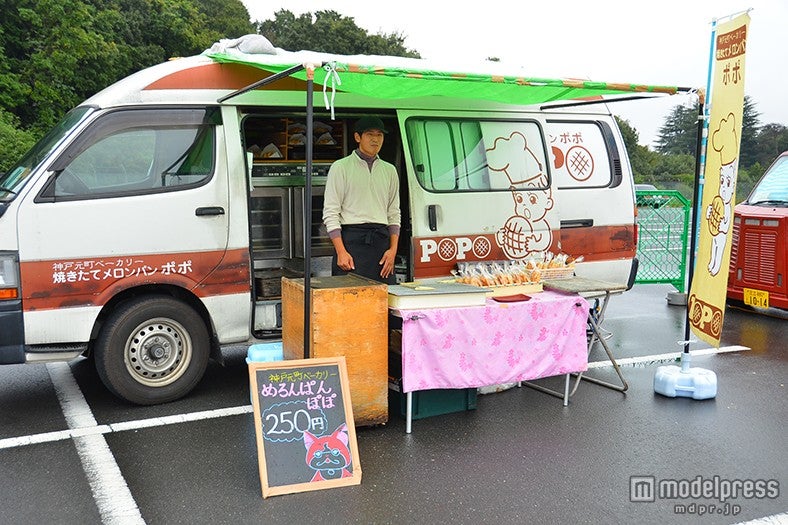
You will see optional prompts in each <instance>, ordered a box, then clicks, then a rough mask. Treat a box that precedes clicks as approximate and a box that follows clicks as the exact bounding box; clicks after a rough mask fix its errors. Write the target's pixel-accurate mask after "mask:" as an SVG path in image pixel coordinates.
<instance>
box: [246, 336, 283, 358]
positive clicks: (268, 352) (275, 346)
mask: <svg viewBox="0 0 788 525" xmlns="http://www.w3.org/2000/svg"><path fill="white" fill-rule="evenodd" d="M283 359H284V353H283V349H282V342H281V341H279V342H276V343H259V344H254V345H252V346H250V347H249V350H248V351H247V352H246V362H247V363H260V362H266V361H281V360H283Z"/></svg>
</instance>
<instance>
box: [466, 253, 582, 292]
mask: <svg viewBox="0 0 788 525" xmlns="http://www.w3.org/2000/svg"><path fill="white" fill-rule="evenodd" d="M581 260H582V257H577V258H575V257H572V256H569V255H567V254H563V253H560V254H554V253H552V252H541V253H537V254H530V255H529V256H528V257H526V258H525V259H522V260H519V261H484V262H472V263H457V270H455V271H454V272H453V273H454V277H455V280H456V282H459V283H464V284H470V285H473V286H481V287H486V288H490V289H491V290H492V292H488V294H487V295H488V296H492V297H497V296H506V295H513V294H527V293H534V292H541V291H542V282H543V281H545V280H547V279H551V280H552V279H568V278H570V277H572V276H573V275H574V273H575V263H577V262H580V261H581Z"/></svg>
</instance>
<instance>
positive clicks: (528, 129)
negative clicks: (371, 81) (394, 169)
mask: <svg viewBox="0 0 788 525" xmlns="http://www.w3.org/2000/svg"><path fill="white" fill-rule="evenodd" d="M405 127H406V130H407V139H408V144H409V146H410V151H411V156H412V161H413V166H414V168H415V170H416V177H417V179H418V181H419V183H420V184H421V186H422V187H424V189H426V190H428V191H433V192H487V191H495V190H501V191H509V189H510V188H511V187H513V186H514V187H530V188H535V189H545V188H547V187H549V186H550V174H549V171H548V166H547V163H546V161H545V158H546V156H545V148H544V141H543V140H542V134H541V131H540V128H539V126H538V125H537V124H536V123H535V122H530V121H493V120H477V119H426V118H425V119H421V118H410V119H408V121H407V122H406V125H405Z"/></svg>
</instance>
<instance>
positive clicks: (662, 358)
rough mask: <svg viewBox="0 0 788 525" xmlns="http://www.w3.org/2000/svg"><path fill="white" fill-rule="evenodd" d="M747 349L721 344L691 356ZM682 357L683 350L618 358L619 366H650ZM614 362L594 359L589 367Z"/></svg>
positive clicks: (693, 353)
mask: <svg viewBox="0 0 788 525" xmlns="http://www.w3.org/2000/svg"><path fill="white" fill-rule="evenodd" d="M745 350H750V348H749V347H747V346H739V345H734V346H721V347H720V348H704V349H702V350H690V356H691V357H700V356H704V355H716V354H725V353H728V352H742V351H745ZM679 359H681V352H670V353H667V354H654V355H644V356H641V357H625V358H623V359H616V362H617V363H618V366H650V365H661V364H666V363H673V362H675V361H678V360H679ZM612 366H613V363H611V362H610V361H608V360H604V361H594V362H592V363H588V369H589V370H591V369H592V368H608V367H612Z"/></svg>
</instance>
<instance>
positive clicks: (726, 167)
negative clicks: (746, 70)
mask: <svg viewBox="0 0 788 525" xmlns="http://www.w3.org/2000/svg"><path fill="white" fill-rule="evenodd" d="M735 125H736V117H735V116H734V115H733V113H729V114H728V117H727V118H725V119H723V120H722V121H720V125H719V127H718V128H717V129H716V130H715V131H714V132H713V133H712V134H711V147H712V149H714V151H716V152H717V153H719V155H720V162H721V166H720V189H719V191H718V193H717V195H715V196H714V198H713V199H712V200H711V204H709V205H708V207H707V208H706V222H707V223H708V225H709V232H710V233H711V235H712V238H711V256H710V257H709V266H708V270H709V273H710V274H711V275H712V276H714V275H717V274H718V273H719V271H720V268H721V267H722V259H723V254H724V253H725V243H726V242H727V240H728V230H730V226H731V218H732V217H733V205H732V200H733V195H734V194H735V193H736V172H737V169H738V164H739V141H738V140H737V137H736V126H735Z"/></svg>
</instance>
